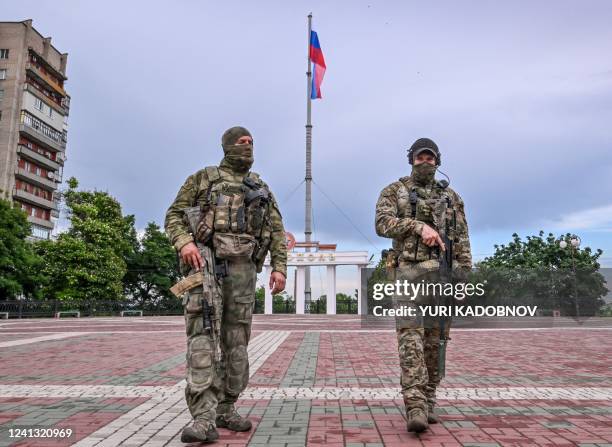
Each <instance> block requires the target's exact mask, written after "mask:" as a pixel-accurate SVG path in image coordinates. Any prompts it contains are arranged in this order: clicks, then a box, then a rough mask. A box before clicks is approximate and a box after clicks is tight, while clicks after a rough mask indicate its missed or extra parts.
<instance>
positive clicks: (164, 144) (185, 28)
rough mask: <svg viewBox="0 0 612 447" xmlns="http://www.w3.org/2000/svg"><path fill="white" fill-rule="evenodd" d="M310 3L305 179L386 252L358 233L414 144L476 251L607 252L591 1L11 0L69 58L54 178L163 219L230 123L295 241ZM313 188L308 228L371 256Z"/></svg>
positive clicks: (603, 42)
mask: <svg viewBox="0 0 612 447" xmlns="http://www.w3.org/2000/svg"><path fill="white" fill-rule="evenodd" d="M310 11H312V12H313V14H314V29H315V30H316V31H317V32H318V33H319V39H320V42H321V45H322V48H323V52H324V55H325V58H326V61H327V73H326V77H325V80H324V83H323V99H322V100H319V101H316V102H315V103H314V104H313V124H314V130H313V133H314V140H313V171H314V179H315V182H316V184H317V185H318V187H319V188H320V189H322V190H323V191H324V192H325V193H326V194H327V195H329V196H330V197H331V198H332V199H333V200H334V202H336V204H338V205H339V206H340V207H341V208H342V210H343V211H344V212H345V213H346V214H347V215H348V216H350V219H351V220H352V222H353V223H354V224H355V225H356V226H357V227H358V228H359V229H360V230H361V232H362V233H364V235H365V236H366V237H367V239H368V240H370V241H372V243H373V245H374V246H375V248H376V249H381V248H385V247H387V246H388V245H389V241H386V240H384V239H381V238H378V237H377V236H376V235H375V233H374V229H373V220H374V205H375V202H376V199H377V196H378V193H379V192H380V190H381V189H382V188H383V187H384V186H385V185H387V184H388V183H390V182H392V181H394V180H395V179H397V178H398V177H400V176H402V175H406V174H407V173H409V166H408V164H407V161H406V148H407V147H408V146H410V144H411V143H412V142H413V141H414V140H415V139H416V138H418V137H421V136H429V137H431V138H433V139H434V140H435V141H436V142H437V143H438V145H439V147H440V149H441V150H442V153H443V165H442V170H444V171H445V172H446V173H447V174H448V175H449V176H450V177H451V184H452V186H453V188H454V189H455V190H457V191H458V192H459V193H460V194H461V195H462V197H463V198H464V200H465V202H466V209H467V217H468V222H469V224H470V231H471V234H472V239H473V247H474V253H475V254H476V257H477V258H478V257H482V256H483V255H486V254H491V253H492V251H493V244H494V243H503V242H505V241H507V240H509V239H510V235H511V234H512V233H513V232H515V231H516V232H519V233H521V234H526V233H533V232H535V231H537V230H539V229H540V228H541V229H544V230H545V231H554V232H556V233H561V232H566V231H578V232H579V234H580V235H581V236H582V239H583V241H585V243H588V244H589V245H591V246H594V247H600V248H602V249H604V250H606V251H608V250H610V249H612V244H611V242H610V234H611V230H612V194H611V193H612V182H611V181H610V178H611V176H612V152H611V151H610V149H611V141H612V139H611V136H612V125H611V123H612V48H611V47H612V44H611V42H612V28H611V27H610V23H611V21H612V4H611V3H610V2H608V1H603V0H602V1H572V2H569V1H558V0H555V1H540V2H531V1H514V2H489V1H464V2H455V1H445V2H416V1H387V2H375V1H355V0H351V1H346V2H323V1H309V2H305V1H293V2H280V1H279V2H265V1H260V2H235V1H225V2H211V1H175V2H158V1H130V2H126V1H122V2H117V1H104V2H101V1H98V2H84V1H63V0H54V1H30V0H22V1H19V2H4V4H3V6H2V20H22V19H26V18H32V19H33V20H34V26H35V27H36V28H37V29H38V30H39V31H40V32H41V33H43V34H44V35H51V36H53V44H54V45H55V46H56V47H57V48H58V49H60V50H61V51H66V52H68V53H69V59H68V78H69V80H68V83H67V90H68V91H69V92H70V94H71V95H72V103H71V116H70V121H69V126H70V127H69V143H68V161H67V164H66V170H65V174H66V175H65V178H67V177H68V176H71V175H74V176H76V177H77V178H79V180H80V182H81V185H82V186H84V187H88V188H98V189H104V190H108V191H109V192H110V193H112V194H113V195H114V196H116V197H117V198H118V199H119V200H120V201H121V203H122V204H123V206H124V209H125V212H127V213H133V214H135V215H136V217H137V224H138V226H139V227H141V228H142V227H144V226H145V225H146V223H147V222H148V221H151V220H153V221H156V222H158V223H160V224H161V223H162V222H163V216H164V214H165V210H166V208H167V207H168V205H169V204H170V202H171V201H172V199H173V198H174V195H175V194H176V191H177V190H178V188H179V187H180V185H181V184H182V182H183V181H184V179H185V177H186V176H187V175H189V174H191V173H193V172H195V171H196V170H198V169H200V168H201V167H203V166H206V165H210V164H215V163H217V162H218V161H219V160H220V158H221V154H222V150H221V147H220V136H221V134H222V132H223V131H224V130H225V129H226V128H227V127H230V126H232V125H234V124H241V125H244V126H246V127H248V128H249V129H250V130H251V131H252V133H253V135H254V137H255V156H256V163H255V166H254V170H256V171H258V172H260V173H261V174H262V176H263V177H264V178H265V179H266V181H267V182H268V183H269V184H270V185H271V187H272V188H273V191H274V192H275V194H276V196H277V197H278V198H279V200H280V201H281V209H282V212H283V215H284V217H285V221H286V227H287V229H288V230H290V231H292V232H294V233H295V234H299V233H301V232H302V231H303V219H304V217H303V208H304V206H303V196H304V189H303V187H302V188H300V189H299V190H298V191H297V192H296V193H295V194H294V195H293V196H292V197H291V198H289V199H287V197H288V195H289V193H290V192H291V191H292V190H293V189H294V188H295V187H296V186H297V185H298V184H299V183H300V182H301V181H302V179H303V177H304V124H305V88H306V81H305V75H304V73H305V71H306V37H307V36H306V15H307V14H308V12H310ZM313 191H314V216H315V239H318V240H321V241H322V242H337V243H338V248H339V249H345V250H346V249H365V250H369V251H370V252H374V247H373V246H372V244H370V243H369V242H367V241H366V240H365V238H364V237H362V236H361V235H360V234H359V232H358V231H356V230H355V229H354V228H353V226H352V225H351V224H350V223H349V222H347V220H346V219H345V218H344V217H343V216H342V214H340V213H339V212H338V211H337V210H336V209H335V207H334V206H333V205H332V204H331V203H330V202H329V201H328V200H327V199H326V198H325V196H324V195H322V194H321V193H320V191H319V189H318V188H317V186H315V187H314V188H313ZM604 256H608V257H607V258H606V260H604V263H607V264H608V265H611V264H612V262H611V261H612V259H611V258H610V257H609V255H607V254H604ZM346 287H349V286H346ZM349 288H350V287H349Z"/></svg>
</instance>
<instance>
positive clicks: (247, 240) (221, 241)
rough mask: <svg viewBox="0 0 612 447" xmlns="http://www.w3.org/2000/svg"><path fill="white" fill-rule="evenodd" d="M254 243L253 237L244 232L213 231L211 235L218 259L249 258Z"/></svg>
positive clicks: (253, 248) (251, 254)
mask: <svg viewBox="0 0 612 447" xmlns="http://www.w3.org/2000/svg"><path fill="white" fill-rule="evenodd" d="M255 245H256V243H255V238H254V237H253V236H251V235H250V234H246V233H240V234H233V233H219V232H215V233H214V235H213V248H214V249H215V255H216V257H217V258H219V259H232V260H234V259H250V258H251V257H252V256H253V251H254V250H255Z"/></svg>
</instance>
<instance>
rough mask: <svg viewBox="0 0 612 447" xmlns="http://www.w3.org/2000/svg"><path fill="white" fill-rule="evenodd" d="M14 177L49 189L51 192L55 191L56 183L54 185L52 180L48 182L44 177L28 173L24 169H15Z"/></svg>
mask: <svg viewBox="0 0 612 447" xmlns="http://www.w3.org/2000/svg"><path fill="white" fill-rule="evenodd" d="M15 177H17V178H20V179H23V180H27V181H28V182H29V183H32V184H33V185H36V186H40V187H41V188H45V189H50V190H52V191H55V190H56V189H57V183H55V182H54V181H53V180H48V179H46V178H44V177H41V176H39V175H36V174H33V173H31V172H28V171H26V170H25V169H21V168H17V169H16V170H15Z"/></svg>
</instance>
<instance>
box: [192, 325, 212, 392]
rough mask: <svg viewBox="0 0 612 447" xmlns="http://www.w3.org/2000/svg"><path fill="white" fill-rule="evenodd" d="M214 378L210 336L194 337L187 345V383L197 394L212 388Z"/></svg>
mask: <svg viewBox="0 0 612 447" xmlns="http://www.w3.org/2000/svg"><path fill="white" fill-rule="evenodd" d="M213 376H214V365H213V344H212V341H211V340H210V337H209V336H208V335H199V336H196V337H193V338H192V339H191V340H190V341H189V344H188V345H187V383H188V384H189V388H190V389H192V390H193V391H195V392H198V391H203V390H205V389H206V388H208V387H209V386H210V384H211V383H212V381H213Z"/></svg>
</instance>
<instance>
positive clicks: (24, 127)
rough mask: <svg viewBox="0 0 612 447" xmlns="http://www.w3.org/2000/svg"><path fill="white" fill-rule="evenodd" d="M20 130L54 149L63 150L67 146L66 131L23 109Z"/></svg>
mask: <svg viewBox="0 0 612 447" xmlns="http://www.w3.org/2000/svg"><path fill="white" fill-rule="evenodd" d="M19 131H20V132H22V133H24V134H26V135H28V136H29V137H30V138H32V139H34V140H35V141H36V142H37V143H39V144H41V145H43V146H45V147H47V148H49V149H51V150H53V151H56V152H63V151H64V149H65V147H66V135H65V133H62V132H60V131H59V130H56V129H54V128H53V127H51V126H49V125H48V124H46V123H44V122H42V121H41V120H39V119H38V118H36V117H35V116H33V115H31V114H29V113H28V112H26V111H23V110H22V111H21V124H20V125H19Z"/></svg>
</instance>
